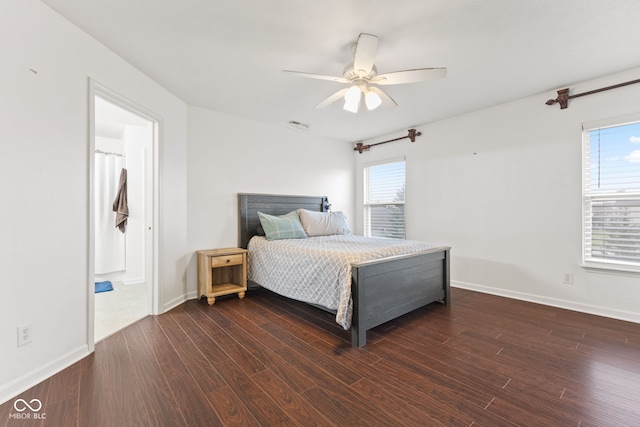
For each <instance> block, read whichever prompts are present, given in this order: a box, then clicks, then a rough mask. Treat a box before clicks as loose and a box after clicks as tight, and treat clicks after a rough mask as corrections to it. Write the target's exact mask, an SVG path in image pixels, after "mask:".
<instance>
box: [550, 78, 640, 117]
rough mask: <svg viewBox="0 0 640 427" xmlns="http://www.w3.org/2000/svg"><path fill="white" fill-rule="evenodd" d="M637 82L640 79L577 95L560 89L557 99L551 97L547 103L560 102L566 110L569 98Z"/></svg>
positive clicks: (562, 108)
mask: <svg viewBox="0 0 640 427" xmlns="http://www.w3.org/2000/svg"><path fill="white" fill-rule="evenodd" d="M635 83H640V79H637V80H631V81H630V82H624V83H618V84H617V85H612V86H607V87H603V88H600V89H594V90H590V91H588V92H583V93H576V94H575V95H569V88H567V89H560V90H559V91H558V97H557V98H556V99H549V100H548V101H547V102H545V104H547V105H553V104H556V103H558V104H560V109H561V110H564V109H565V108H567V107H569V100H570V99H573V98H579V97H581V96H585V95H592V94H594V93H598V92H604V91H605V90H611V89H617V88H619V87H623V86H629V85H632V84H635Z"/></svg>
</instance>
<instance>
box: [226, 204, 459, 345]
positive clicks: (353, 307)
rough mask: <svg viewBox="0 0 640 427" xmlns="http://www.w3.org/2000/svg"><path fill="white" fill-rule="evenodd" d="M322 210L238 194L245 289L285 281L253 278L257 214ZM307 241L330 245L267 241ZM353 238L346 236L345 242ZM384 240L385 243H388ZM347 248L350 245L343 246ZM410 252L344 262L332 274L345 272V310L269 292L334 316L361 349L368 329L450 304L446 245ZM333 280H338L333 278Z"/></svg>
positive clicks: (322, 209)
mask: <svg viewBox="0 0 640 427" xmlns="http://www.w3.org/2000/svg"><path fill="white" fill-rule="evenodd" d="M328 208H329V202H328V200H327V198H326V197H324V196H288V195H269V194H246V193H241V194H239V195H238V210H239V227H238V239H239V245H240V247H242V248H245V249H248V250H249V253H248V271H249V274H250V276H249V279H250V281H251V282H252V283H250V285H251V286H263V287H265V288H267V289H270V288H272V287H273V286H271V285H273V284H274V283H278V281H279V280H282V281H285V279H280V278H278V277H277V276H276V277H273V276H267V275H262V276H261V275H260V274H256V269H259V268H264V265H265V263H264V259H268V258H269V255H264V254H261V253H260V252H258V249H259V248H261V247H262V246H266V245H267V243H266V242H264V241H262V240H264V237H262V236H260V235H259V234H263V233H261V232H259V230H260V227H259V226H260V225H261V223H260V218H259V214H258V212H262V213H265V214H269V215H276V216H279V215H285V214H288V213H290V212H292V211H297V210H298V209H304V210H306V211H311V212H327V211H328ZM260 231H261V230H260ZM254 237H255V239H254V240H253V243H252V245H250V244H249V243H250V241H251V239H252V238H254ZM313 239H318V240H323V239H324V240H323V241H322V243H321V244H322V246H323V247H327V246H332V245H333V244H334V243H333V242H334V241H335V240H336V239H333V238H332V237H325V238H323V239H319V238H317V237H310V238H308V239H291V240H290V241H287V240H281V241H273V243H276V242H278V243H280V244H283V245H287V244H289V243H291V244H294V245H296V244H297V245H301V246H309V245H310V242H307V241H304V240H308V241H310V240H313ZM353 239H355V240H357V244H358V245H359V244H360V243H361V242H360V240H359V239H361V238H359V237H354V238H353ZM353 239H351V238H347V240H349V241H350V240H353ZM294 240H295V241H294ZM373 240H375V239H373ZM384 240H388V241H390V240H392V239H384ZM328 241H329V242H328ZM413 243H414V244H415V243H417V242H413ZM269 244H271V242H270V243H269ZM341 244H342V243H341ZM347 244H351V243H349V242H347ZM425 245H426V244H425ZM252 246H253V247H254V248H255V249H254V252H252ZM289 249H290V250H293V249H291V248H289ZM395 250H396V249H394V251H395ZM410 250H411V252H410V253H405V254H399V255H398V254H395V255H390V256H382V257H375V258H374V259H370V256H371V255H366V256H365V255H357V256H356V255H354V257H355V258H354V257H352V258H349V259H350V261H349V267H348V269H346V270H345V269H340V272H339V273H337V274H338V275H344V274H348V276H347V277H345V278H344V280H347V281H348V282H347V283H346V286H347V287H349V289H348V291H349V292H348V293H349V294H350V295H349V306H348V307H345V306H344V304H343V305H342V306H339V307H337V308H336V307H332V306H329V305H331V304H318V303H316V302H315V301H309V300H306V299H304V298H297V297H296V296H291V295H287V294H286V292H280V291H279V290H278V291H275V290H274V292H276V293H280V294H282V295H284V296H288V297H290V298H294V299H300V300H303V301H305V302H308V303H310V304H313V305H315V306H317V307H320V308H323V309H325V310H328V311H331V312H334V313H336V315H337V317H336V321H337V322H338V323H339V324H340V325H341V326H342V327H343V328H345V329H347V327H348V328H350V329H351V345H352V346H353V347H361V346H364V345H365V344H366V331H367V330H369V329H371V328H374V327H376V326H378V325H381V324H383V323H385V322H388V321H389V320H392V319H395V318H396V317H399V316H402V315H404V314H406V313H409V312H411V311H413V310H415V309H417V308H420V307H423V306H425V305H428V304H431V303H434V302H441V303H443V304H449V303H450V292H449V251H450V248H449V247H446V246H438V247H432V246H429V245H426V246H424V247H420V246H415V245H414V246H412V248H411V249H410ZM277 258H279V257H273V259H274V262H276V261H277V260H276V259H277ZM260 259H262V263H261V264H260V263H258V262H257V261H258V260H260ZM362 259H365V260H362ZM354 260H355V261H354ZM318 262H320V261H318ZM261 265H262V266H261ZM308 265H310V264H308ZM292 270H293V269H292ZM337 270H338V269H337ZM253 277H263V279H262V280H263V281H264V282H265V283H260V282H259V281H253V280H252V278H253ZM266 277H269V278H266ZM337 280H343V279H342V277H339V278H338V279H337ZM267 282H268V283H267ZM272 290H273V289H272ZM345 310H346V312H345Z"/></svg>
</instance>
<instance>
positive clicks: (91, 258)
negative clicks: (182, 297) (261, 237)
mask: <svg viewBox="0 0 640 427" xmlns="http://www.w3.org/2000/svg"><path fill="white" fill-rule="evenodd" d="M96 96H99V97H100V98H102V99H105V100H107V101H108V102H110V103H112V104H114V105H116V106H118V107H120V108H122V109H124V110H127V111H129V112H131V113H132V114H135V115H137V116H140V117H142V118H143V119H145V120H148V121H149V122H151V123H152V131H153V137H152V138H153V140H152V142H151V147H150V150H148V152H147V153H146V155H145V157H146V160H145V163H146V165H147V166H148V167H147V168H146V170H145V188H146V189H145V210H146V211H145V219H146V224H145V229H146V231H147V234H146V237H145V276H146V277H145V281H147V282H148V283H149V285H150V286H149V290H148V292H149V294H148V297H147V301H148V312H149V313H150V314H152V315H157V314H159V313H160V301H161V298H160V292H159V290H160V289H159V288H160V287H159V285H158V278H159V273H158V271H159V270H158V268H159V262H158V259H159V250H158V246H159V245H158V242H159V227H158V224H159V223H160V219H159V212H160V209H159V206H160V201H159V199H160V197H159V195H160V190H159V188H160V161H159V157H160V156H159V148H160V135H161V126H162V122H161V119H160V117H159V116H158V115H156V114H155V113H153V112H152V111H150V110H148V109H146V108H144V107H142V106H140V105H138V104H136V103H134V102H132V101H130V100H128V99H127V98H125V97H123V96H121V95H120V94H118V93H117V92H115V91H113V90H111V89H109V88H107V87H106V86H104V85H103V84H101V83H99V82H97V81H96V80H95V79H92V78H89V135H88V137H89V138H88V139H89V150H88V153H89V156H88V157H89V159H88V161H89V162H88V163H89V171H88V173H89V177H88V178H89V179H88V183H89V187H88V194H89V197H88V204H89V206H88V213H89V215H88V217H89V219H88V236H89V239H88V247H87V286H88V298H87V317H88V321H87V342H88V346H89V352H93V351H94V348H95V289H94V287H95V285H94V282H95V225H94V224H95V207H94V206H95V205H94V203H95V200H94V198H95V194H94V173H95V158H94V152H95V147H96V142H95V98H96ZM149 188H151V191H150V193H149V190H148V189H149ZM149 199H151V200H149ZM149 210H150V211H151V212H149Z"/></svg>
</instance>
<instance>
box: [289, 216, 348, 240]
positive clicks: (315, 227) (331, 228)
mask: <svg viewBox="0 0 640 427" xmlns="http://www.w3.org/2000/svg"><path fill="white" fill-rule="evenodd" d="M298 216H299V217H300V222H301V223H302V227H303V228H304V231H305V232H306V233H307V236H309V237H312V236H331V235H333V234H351V230H350V229H349V223H347V217H345V216H344V214H343V213H342V212H314V211H308V210H306V209H298Z"/></svg>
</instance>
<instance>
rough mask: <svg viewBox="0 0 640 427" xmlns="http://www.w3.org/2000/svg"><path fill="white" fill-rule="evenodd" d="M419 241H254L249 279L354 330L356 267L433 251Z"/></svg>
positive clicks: (337, 237)
mask: <svg viewBox="0 0 640 427" xmlns="http://www.w3.org/2000/svg"><path fill="white" fill-rule="evenodd" d="M433 247H434V246H433V245H429V244H427V243H424V242H418V241H413V240H397V239H380V238H370V237H362V236H353V235H333V236H318V237H308V238H306V239H285V240H271V241H269V240H267V239H266V238H264V237H261V236H254V237H253V238H252V239H251V241H250V242H249V245H248V249H249V254H248V256H247V270H248V279H249V280H252V281H254V282H256V283H258V284H259V285H261V286H262V287H264V288H266V289H269V290H271V291H273V292H276V293H278V294H280V295H283V296H286V297H289V298H292V299H295V300H299V301H304V302H307V303H312V304H316V305H319V306H322V307H326V308H328V309H330V310H335V311H336V322H337V323H338V324H340V325H341V326H342V327H343V328H344V329H349V328H350V327H351V315H352V303H351V264H352V263H355V262H362V261H369V260H373V259H379V258H384V257H388V256H394V255H402V254H407V253H413V252H420V251H423V250H427V249H432V248H433Z"/></svg>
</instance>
